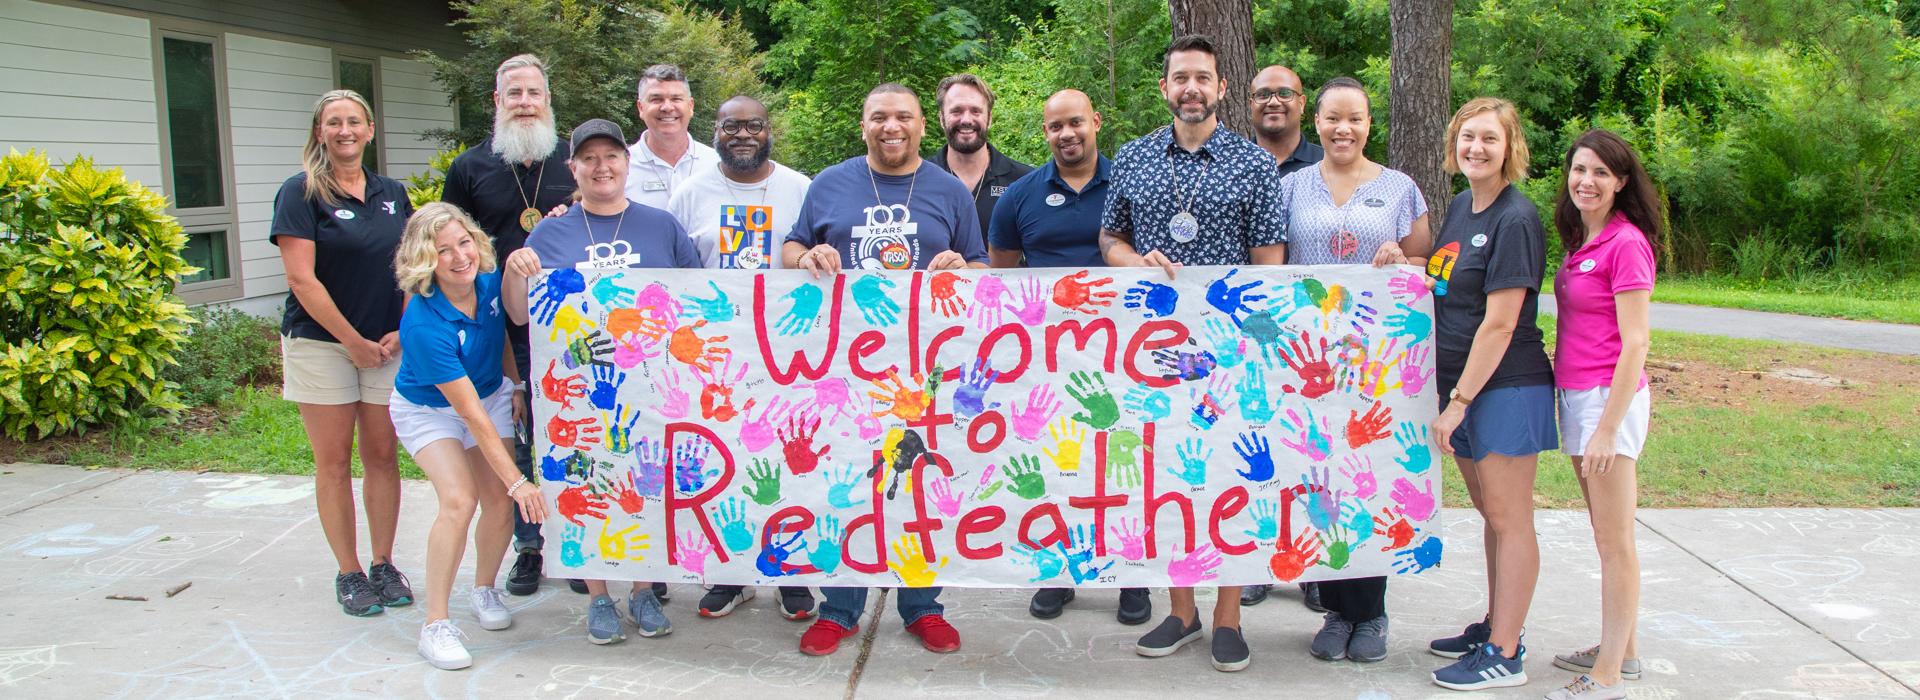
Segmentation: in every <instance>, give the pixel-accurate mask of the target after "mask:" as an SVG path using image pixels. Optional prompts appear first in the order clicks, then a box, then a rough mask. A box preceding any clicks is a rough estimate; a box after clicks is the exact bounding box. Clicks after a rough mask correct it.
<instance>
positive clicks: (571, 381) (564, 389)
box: [540, 360, 587, 408]
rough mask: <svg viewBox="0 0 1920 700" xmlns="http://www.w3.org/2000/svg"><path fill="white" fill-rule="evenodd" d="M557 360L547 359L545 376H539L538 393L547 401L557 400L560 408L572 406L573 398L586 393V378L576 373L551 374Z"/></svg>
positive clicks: (583, 395) (557, 363)
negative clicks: (557, 375)
mask: <svg viewBox="0 0 1920 700" xmlns="http://www.w3.org/2000/svg"><path fill="white" fill-rule="evenodd" d="M558 365H559V361H558V360H547V376H544V377H541V378H540V393H542V394H545V395H546V397H547V400H548V401H554V402H558V403H559V404H560V407H561V408H573V400H574V399H577V398H582V397H585V396H586V395H587V380H585V379H582V378H581V377H580V375H578V374H572V375H568V376H565V377H555V376H553V370H554V369H555V368H556V367H557V366H558Z"/></svg>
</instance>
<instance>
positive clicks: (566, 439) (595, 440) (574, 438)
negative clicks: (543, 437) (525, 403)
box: [547, 416, 601, 449]
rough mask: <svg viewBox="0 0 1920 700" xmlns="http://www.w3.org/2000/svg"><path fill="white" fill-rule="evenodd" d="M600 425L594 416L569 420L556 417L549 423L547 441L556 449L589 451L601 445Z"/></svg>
mask: <svg viewBox="0 0 1920 700" xmlns="http://www.w3.org/2000/svg"><path fill="white" fill-rule="evenodd" d="M600 432H601V429H600V423H599V421H596V420H594V418H593V416H587V417H586V418H582V419H580V420H567V419H565V418H561V417H559V416H554V417H553V419H552V420H549V421H547V441H548V442H551V443H553V446H554V447H566V448H576V449H587V448H589V447H592V446H594V445H598V444H600Z"/></svg>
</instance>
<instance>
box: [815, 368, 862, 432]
mask: <svg viewBox="0 0 1920 700" xmlns="http://www.w3.org/2000/svg"><path fill="white" fill-rule="evenodd" d="M811 388H812V389H813V405H814V406H815V408H816V410H818V411H820V413H821V415H820V419H821V421H822V422H823V424H825V425H833V422H834V421H837V420H839V419H840V417H841V416H843V415H847V414H848V413H851V412H852V410H853V387H852V386H851V385H849V384H847V380H846V379H845V378H842V377H834V378H832V379H823V380H821V381H817V382H814V383H813V386H812V387H811Z"/></svg>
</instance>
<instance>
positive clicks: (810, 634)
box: [800, 617, 960, 656]
mask: <svg viewBox="0 0 1920 700" xmlns="http://www.w3.org/2000/svg"><path fill="white" fill-rule="evenodd" d="M947 629H949V630H951V629H953V628H951V627H949V628H947ZM859 631H860V626H859V625H854V626H853V629H847V628H845V627H841V626H840V623H838V622H834V621H832V620H829V619H826V618H824V617H823V618H820V619H818V620H814V622H813V626H812V627H808V628H807V631H806V633H805V634H802V635H800V653H802V654H806V655H807V656H826V655H828V654H831V653H833V652H836V651H839V650H840V640H842V639H846V638H848V637H851V636H853V635H854V634H855V633H858V632H859ZM959 644H960V643H959V642H958V641H955V642H954V646H955V648H958V647H959Z"/></svg>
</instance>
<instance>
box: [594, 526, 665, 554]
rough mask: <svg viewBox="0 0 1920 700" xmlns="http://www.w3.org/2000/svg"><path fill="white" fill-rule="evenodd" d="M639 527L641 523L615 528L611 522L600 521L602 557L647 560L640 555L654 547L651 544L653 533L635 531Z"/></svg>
mask: <svg viewBox="0 0 1920 700" xmlns="http://www.w3.org/2000/svg"><path fill="white" fill-rule="evenodd" d="M637 529H640V524H639V523H634V524H632V525H628V526H626V527H623V528H620V529H618V530H615V529H612V527H611V523H609V522H607V521H605V520H602V521H600V558H601V559H602V560H605V561H645V560H646V557H643V556H640V552H641V551H643V550H646V549H649V548H651V547H653V545H652V544H650V542H651V541H652V540H653V535H649V534H645V533H635V532H634V530H637Z"/></svg>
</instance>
